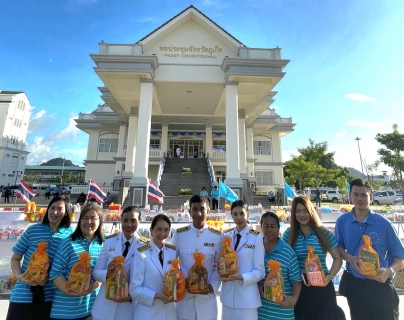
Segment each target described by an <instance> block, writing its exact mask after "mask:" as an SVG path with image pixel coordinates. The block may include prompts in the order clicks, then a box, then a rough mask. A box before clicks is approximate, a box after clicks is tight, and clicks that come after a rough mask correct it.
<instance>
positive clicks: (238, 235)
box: [234, 233, 241, 251]
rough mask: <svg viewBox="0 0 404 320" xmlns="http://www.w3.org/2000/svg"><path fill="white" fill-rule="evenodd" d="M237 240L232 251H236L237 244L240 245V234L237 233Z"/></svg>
mask: <svg viewBox="0 0 404 320" xmlns="http://www.w3.org/2000/svg"><path fill="white" fill-rule="evenodd" d="M236 236H237V240H236V245H235V246H234V251H236V250H237V247H238V244H239V243H240V239H241V234H239V233H237V234H236Z"/></svg>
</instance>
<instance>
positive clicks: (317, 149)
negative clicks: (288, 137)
mask: <svg viewBox="0 0 404 320" xmlns="http://www.w3.org/2000/svg"><path fill="white" fill-rule="evenodd" d="M327 149H328V144H327V142H320V143H315V142H314V140H312V139H309V145H308V146H307V147H305V148H298V149H297V151H299V152H300V154H301V155H303V156H305V158H306V161H308V162H311V163H312V164H313V170H314V180H315V185H316V186H319V185H320V182H321V181H320V174H322V175H323V176H324V174H325V173H326V172H325V171H322V169H321V168H324V169H335V168H336V167H337V165H336V164H335V162H334V155H335V152H327Z"/></svg>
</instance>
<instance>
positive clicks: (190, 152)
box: [188, 141, 198, 158]
mask: <svg viewBox="0 0 404 320" xmlns="http://www.w3.org/2000/svg"><path fill="white" fill-rule="evenodd" d="M195 150H196V154H198V146H194V144H193V143H192V142H191V141H189V145H188V158H194V151H195Z"/></svg>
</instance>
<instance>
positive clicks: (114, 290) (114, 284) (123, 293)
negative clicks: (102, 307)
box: [105, 256, 129, 302]
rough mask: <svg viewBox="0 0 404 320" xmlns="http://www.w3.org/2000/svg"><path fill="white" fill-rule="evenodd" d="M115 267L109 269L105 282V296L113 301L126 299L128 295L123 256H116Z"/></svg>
mask: <svg viewBox="0 0 404 320" xmlns="http://www.w3.org/2000/svg"><path fill="white" fill-rule="evenodd" d="M113 261H115V262H116V263H117V267H116V268H115V269H114V270H112V271H111V273H110V275H109V277H108V279H107V284H106V289H105V298H106V299H109V300H114V301H115V302H121V301H126V300H127V298H128V297H129V288H128V276H127V275H126V272H125V269H124V267H125V265H124V264H123V262H124V261H125V257H124V256H116V257H114V258H113Z"/></svg>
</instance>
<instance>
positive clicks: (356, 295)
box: [346, 274, 400, 320]
mask: <svg viewBox="0 0 404 320" xmlns="http://www.w3.org/2000/svg"><path fill="white" fill-rule="evenodd" d="M349 275H350V277H349V280H348V285H347V297H346V298H347V300H348V304H349V309H350V311H351V320H363V319H366V320H382V319H383V320H399V303H400V299H399V297H398V295H397V292H396V289H395V288H394V286H393V284H392V282H391V281H390V280H387V281H386V282H385V283H380V282H377V281H374V280H370V279H369V280H368V279H359V278H356V277H354V276H353V275H352V274H349Z"/></svg>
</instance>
